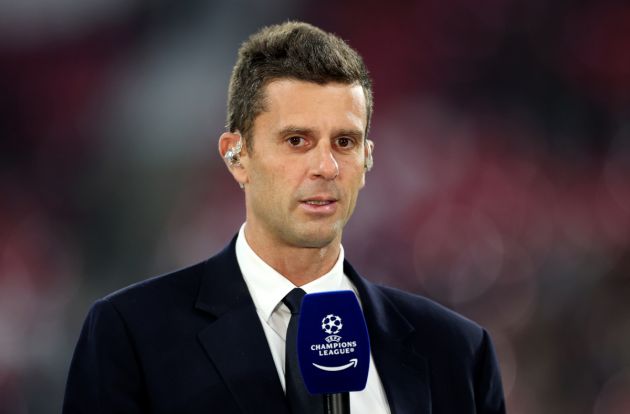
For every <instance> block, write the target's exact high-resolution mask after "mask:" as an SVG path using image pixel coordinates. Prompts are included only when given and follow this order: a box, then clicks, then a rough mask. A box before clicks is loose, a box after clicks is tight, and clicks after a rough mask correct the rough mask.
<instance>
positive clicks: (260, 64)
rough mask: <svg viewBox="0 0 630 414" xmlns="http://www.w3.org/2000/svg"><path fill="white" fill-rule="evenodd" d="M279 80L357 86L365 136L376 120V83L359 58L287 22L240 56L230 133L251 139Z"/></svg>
mask: <svg viewBox="0 0 630 414" xmlns="http://www.w3.org/2000/svg"><path fill="white" fill-rule="evenodd" d="M277 79H297V80H302V81H308V82H315V83H318V84H326V83H329V82H339V83H346V84H353V83H358V84H359V85H361V87H362V88H363V92H364V93H365V102H366V110H367V124H366V131H365V133H366V136H367V132H368V129H369V125H370V120H371V118H372V108H373V98H372V81H371V79H370V76H369V74H368V71H367V68H366V67H365V64H364V63H363V59H362V58H361V56H360V55H359V54H358V53H357V52H356V51H355V50H354V49H352V48H351V47H350V46H349V45H348V44H347V43H346V42H344V41H343V40H342V39H340V38H339V37H337V36H335V35H333V34H331V33H327V32H325V31H323V30H321V29H319V28H317V27H315V26H312V25H310V24H308V23H303V22H296V21H289V22H286V23H283V24H278V25H273V26H268V27H264V28H262V29H261V30H260V31H258V32H257V33H254V34H253V35H252V36H250V38H249V39H247V40H246V41H245V42H244V43H243V45H242V46H241V48H240V49H239V51H238V59H237V61H236V65H235V66H234V69H233V70H232V77H231V79H230V87H229V91H228V107H227V128H228V129H229V131H230V132H236V131H237V130H238V131H239V132H240V133H241V135H242V136H243V139H245V143H246V145H247V148H248V149H249V150H250V151H251V150H252V143H251V139H248V134H249V133H250V132H251V129H252V127H253V125H254V120H255V119H256V117H257V116H258V115H260V113H261V112H263V111H264V110H265V105H264V88H265V86H266V85H267V84H268V83H269V82H271V81H273V80H277Z"/></svg>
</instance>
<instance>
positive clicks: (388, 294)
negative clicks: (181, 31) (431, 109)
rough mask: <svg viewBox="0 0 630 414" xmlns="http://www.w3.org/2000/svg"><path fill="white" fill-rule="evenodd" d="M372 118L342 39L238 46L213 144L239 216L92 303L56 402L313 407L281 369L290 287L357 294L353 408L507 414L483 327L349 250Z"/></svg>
mask: <svg viewBox="0 0 630 414" xmlns="http://www.w3.org/2000/svg"><path fill="white" fill-rule="evenodd" d="M371 114H372V89H371V81H370V79H369V76H368V74H367V70H366V68H365V66H364V64H363V61H362V60H361V58H360V56H359V55H358V54H357V53H356V52H355V51H354V50H352V49H351V48H350V47H349V46H348V45H347V44H346V43H344V42H343V41H342V40H340V39H339V38H337V37H335V36H333V35H331V34H328V33H325V32H323V31H321V30H319V29H317V28H315V27H313V26H311V25H308V24H304V23H296V22H289V23H285V24H282V25H277V26H271V27H268V28H264V29H263V30H261V31H260V32H258V33H256V34H255V35H253V36H252V37H251V38H250V39H249V40H248V41H247V42H245V43H244V44H243V46H242V47H241V49H240V51H239V57H238V61H237V63H236V66H235V68H234V71H233V74H232V79H231V82H230V88H229V98H228V132H225V133H224V134H223V135H221V137H220V139H219V151H220V153H221V155H222V157H223V158H224V160H225V162H226V165H227V167H228V169H229V171H230V173H231V174H232V176H233V177H234V179H235V180H236V182H237V183H238V184H239V186H240V187H241V188H242V189H243V191H244V193H245V205H246V223H245V224H244V225H243V226H242V227H241V229H240V231H239V233H238V235H237V236H236V237H235V238H234V239H233V240H232V242H231V243H230V244H229V245H228V246H227V247H226V248H225V249H224V250H223V251H222V252H220V253H219V254H217V255H216V256H214V257H212V258H210V259H208V260H207V261H205V262H203V263H200V264H197V265H194V266H192V267H189V268H186V269H183V270H179V271H176V272H174V273H171V274H168V275H165V276H161V277H158V278H154V279H150V280H147V281H144V282H141V283H138V284H136V285H133V286H131V287H129V288H126V289H123V290H121V291H119V292H116V293H114V294H112V295H109V296H107V297H105V298H104V299H101V300H100V301H98V302H97V303H96V304H95V305H94V306H93V307H92V309H91V310H90V313H89V315H88V317H87V320H86V322H85V325H84V327H83V330H82V333H81V336H80V339H79V342H78V344H77V348H76V351H75V355H74V358H73V361H72V365H71V367H70V374H69V378H68V384H67V389H66V398H65V401H64V413H67V414H69V413H97V412H103V413H149V412H151V413H211V412H212V413H213V412H216V413H267V412H269V413H272V412H273V413H289V412H291V411H290V410H292V412H294V413H297V412H299V413H303V412H304V413H305V412H317V410H319V408H317V407H315V406H316V403H313V406H311V407H307V408H303V409H298V408H295V405H294V402H293V400H292V398H293V397H292V395H293V394H292V393H294V392H300V391H299V390H297V391H291V392H289V389H291V390H293V389H294V388H295V387H296V385H295V384H294V383H293V381H287V380H285V369H287V368H288V364H289V362H288V357H287V356H286V354H285V338H286V335H287V326H288V325H289V321H290V319H291V313H290V311H289V306H290V305H289V304H288V302H287V299H286V298H287V297H289V296H290V295H291V294H293V293H294V292H298V293H299V292H301V291H299V290H297V291H296V290H295V289H296V287H300V288H301V289H303V291H305V292H306V293H313V292H320V291H329V290H343V289H348V290H352V291H354V292H355V293H356V294H357V296H358V298H359V300H360V303H361V307H362V310H363V312H364V314H365V317H366V321H367V325H368V330H369V333H370V338H371V339H370V340H371V349H372V355H371V366H370V371H369V376H368V383H367V386H366V389H365V390H364V391H361V392H353V393H351V396H350V402H351V407H352V410H353V412H355V413H390V412H391V413H426V414H428V413H433V414H440V413H443V414H447V413H448V414H464V413H503V412H504V411H505V409H504V402H503V395H502V389H501V382H500V378H499V373H498V368H497V365H496V361H495V355H494V351H493V347H492V344H491V341H490V339H489V337H488V335H487V333H486V332H485V330H483V329H482V328H481V327H479V326H478V325H476V324H474V323H473V322H470V321H468V320H466V319H464V318H463V317H461V316H459V315H457V314H455V313H453V312H451V311H449V310H447V309H445V308H443V307H441V306H439V305H437V304H435V303H433V302H431V301H429V300H427V299H424V298H421V297H418V296H414V295H411V294H408V293H404V292H401V291H398V290H394V289H390V288H385V287H379V286H375V285H373V284H372V283H370V282H368V281H367V280H365V279H363V278H362V277H361V276H359V275H358V274H357V273H356V272H355V271H354V269H353V268H352V267H351V266H350V264H349V263H348V262H346V261H344V253H343V249H342V247H341V236H342V230H343V228H344V226H345V224H346V222H347V221H348V219H349V218H350V216H351V215H352V212H353V210H354V207H355V204H356V201H357V196H358V193H359V190H360V189H361V188H362V187H363V185H364V183H365V173H366V171H367V170H369V169H370V167H371V164H372V150H373V144H372V142H371V141H370V140H368V139H367V133H368V129H369V123H370V118H371ZM301 294H303V292H302V293H301ZM285 359H287V361H285ZM285 364H286V365H285ZM302 386H303V385H302ZM285 390H286V393H287V395H286V396H285ZM290 407H291V408H290Z"/></svg>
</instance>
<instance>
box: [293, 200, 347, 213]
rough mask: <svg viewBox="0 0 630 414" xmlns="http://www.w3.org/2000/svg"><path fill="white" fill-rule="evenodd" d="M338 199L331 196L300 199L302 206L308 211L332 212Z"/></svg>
mask: <svg viewBox="0 0 630 414" xmlns="http://www.w3.org/2000/svg"><path fill="white" fill-rule="evenodd" d="M338 201H339V200H338V199H336V198H333V197H328V196H325V197H311V198H306V199H303V200H300V204H301V205H302V208H304V209H305V210H306V211H307V212H309V213H316V214H332V213H334V212H335V211H336V209H337V203H338Z"/></svg>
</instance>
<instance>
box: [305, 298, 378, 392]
mask: <svg viewBox="0 0 630 414" xmlns="http://www.w3.org/2000/svg"><path fill="white" fill-rule="evenodd" d="M297 347H298V352H297V354H298V360H299V364H300V370H301V372H302V377H303V378H304V384H305V385H306V388H307V389H308V391H309V392H310V393H311V394H337V393H343V392H349V391H361V390H363V389H364V388H365V385H366V383H367V377H368V371H369V368H370V338H369V336H368V330H367V326H366V324H365V318H364V317H363V311H362V310H361V307H360V306H359V301H358V300H357V297H356V295H355V294H354V292H353V291H351V290H339V291H332V292H322V293H311V294H308V295H306V296H304V299H303V300H302V308H301V311H300V319H299V322H298V336H297Z"/></svg>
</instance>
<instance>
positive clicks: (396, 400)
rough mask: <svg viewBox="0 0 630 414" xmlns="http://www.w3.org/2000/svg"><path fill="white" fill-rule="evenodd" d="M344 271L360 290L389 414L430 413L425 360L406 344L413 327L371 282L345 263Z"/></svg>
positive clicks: (427, 373)
mask: <svg viewBox="0 0 630 414" xmlns="http://www.w3.org/2000/svg"><path fill="white" fill-rule="evenodd" d="M344 273H345V274H346V275H347V276H348V277H349V278H350V280H352V282H353V283H354V284H355V286H356V287H357V290H358V291H359V296H360V298H361V305H362V307H363V313H364V314H365V318H366V321H367V325H368V331H369V333H370V344H371V347H372V357H373V358H374V363H375V364H376V368H377V371H378V374H379V376H380V378H381V382H382V383H383V388H384V389H385V394H386V395H387V402H388V403H389V407H390V409H391V411H392V414H403V413H418V414H430V413H431V389H430V385H429V370H428V365H427V361H426V359H425V358H424V357H422V356H421V355H418V354H417V353H416V351H415V350H414V349H413V347H412V346H411V345H410V343H409V341H408V340H409V339H410V338H411V335H412V334H413V332H414V330H415V328H414V327H413V326H412V325H411V324H410V323H409V321H407V319H406V318H405V317H404V316H403V315H401V314H400V312H399V311H398V310H397V309H396V307H395V306H394V304H393V303H391V301H390V300H389V299H388V298H387V297H386V296H385V295H384V294H383V292H382V291H381V290H379V289H378V288H377V287H376V286H375V285H374V284H372V283H370V282H368V281H367V280H365V279H363V278H362V277H361V276H359V274H358V273H357V272H356V271H355V270H354V269H353V268H352V266H351V265H350V264H349V263H348V262H345V263H344Z"/></svg>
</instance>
